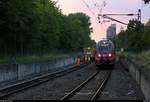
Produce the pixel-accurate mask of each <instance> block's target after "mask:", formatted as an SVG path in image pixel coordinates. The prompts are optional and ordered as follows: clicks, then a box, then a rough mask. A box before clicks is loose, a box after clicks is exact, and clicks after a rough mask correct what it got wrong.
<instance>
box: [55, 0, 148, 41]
mask: <svg viewBox="0 0 150 102" xmlns="http://www.w3.org/2000/svg"><path fill="white" fill-rule="evenodd" d="M53 1H57V0H53ZM84 1H85V2H86V3H87V4H88V7H89V8H90V9H91V11H93V12H94V13H95V15H96V16H97V15H98V14H99V11H98V8H103V6H102V5H103V3H104V1H105V2H106V6H105V7H104V8H103V9H102V12H101V13H102V14H103V13H134V14H136V13H137V12H138V9H141V11H142V22H143V23H145V22H147V21H148V19H150V4H149V5H145V4H144V3H143V1H142V0H84ZM95 3H96V4H97V5H99V6H101V7H97V6H95ZM57 6H59V7H60V9H62V12H63V14H66V15H67V14H69V13H75V12H83V13H86V14H87V15H88V16H90V17H91V23H92V25H91V27H93V30H94V32H93V33H92V34H91V38H92V39H94V40H95V41H99V40H100V39H102V38H105V37H106V29H107V27H108V26H109V25H111V24H116V25H117V32H119V31H120V27H121V26H122V27H124V29H125V28H126V26H124V25H122V24H119V23H117V22H114V21H111V22H107V23H102V24H100V23H98V20H97V19H96V17H95V16H94V15H93V14H92V13H91V12H90V10H89V9H88V8H87V6H86V5H85V4H84V3H83V1H82V0H58V3H57ZM111 17H113V18H115V19H117V20H120V21H122V22H125V23H128V21H129V20H130V19H133V18H137V16H134V17H126V16H122V17H118V16H111ZM101 21H102V20H101Z"/></svg>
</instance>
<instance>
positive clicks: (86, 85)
mask: <svg viewBox="0 0 150 102" xmlns="http://www.w3.org/2000/svg"><path fill="white" fill-rule="evenodd" d="M110 73H111V70H109V71H108V70H107V71H100V70H98V71H96V72H95V73H94V74H92V75H91V76H90V77H89V78H87V80H85V81H84V82H82V83H81V84H80V85H78V86H77V87H75V88H74V89H73V90H72V91H70V92H69V93H67V94H66V95H65V96H63V97H62V98H61V99H60V100H76V99H77V100H78V99H79V100H82V99H83V100H96V98H97V97H98V96H99V95H100V94H101V91H102V90H103V88H104V86H105V84H106V83H107V80H108V78H109V76H110ZM100 74H101V77H102V79H101V80H99V84H98V82H94V85H92V86H93V87H94V86H95V87H97V88H94V89H93V90H91V91H92V92H91V93H89V94H85V95H82V94H81V93H82V91H83V89H84V90H89V87H90V86H89V85H90V83H93V81H97V80H95V79H96V77H100ZM95 83H97V84H95ZM97 85H98V86H97ZM79 93H80V94H79ZM83 96H84V97H83ZM85 96H86V97H85Z"/></svg>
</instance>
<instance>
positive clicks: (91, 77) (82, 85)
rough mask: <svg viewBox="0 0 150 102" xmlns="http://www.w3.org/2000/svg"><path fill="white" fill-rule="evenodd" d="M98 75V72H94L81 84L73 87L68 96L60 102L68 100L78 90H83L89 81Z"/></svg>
mask: <svg viewBox="0 0 150 102" xmlns="http://www.w3.org/2000/svg"><path fill="white" fill-rule="evenodd" d="M98 73H99V70H98V71H96V72H95V73H94V74H92V75H91V76H90V77H89V78H88V79H87V80H85V81H84V82H83V83H81V84H80V85H78V86H77V87H75V88H74V89H73V90H72V91H71V92H70V93H69V94H67V95H65V96H64V97H62V98H61V99H60V100H67V99H68V98H70V97H71V96H73V95H74V94H75V93H76V92H77V91H78V90H80V89H81V88H83V87H84V86H85V85H86V84H87V83H88V82H89V81H90V80H92V79H93V78H94V77H95V76H96V75H97V74H98Z"/></svg>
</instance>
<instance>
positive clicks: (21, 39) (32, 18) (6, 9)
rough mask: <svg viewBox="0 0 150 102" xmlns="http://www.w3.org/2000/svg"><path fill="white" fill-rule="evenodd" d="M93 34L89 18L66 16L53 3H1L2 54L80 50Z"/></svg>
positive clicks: (24, 0)
mask: <svg viewBox="0 0 150 102" xmlns="http://www.w3.org/2000/svg"><path fill="white" fill-rule="evenodd" d="M91 31H92V29H91V28H90V18H89V17H88V16H87V15H85V14H83V13H76V14H70V15H68V16H66V15H64V14H63V13H62V12H61V10H60V9H59V8H58V7H56V4H55V2H53V1H51V0H0V55H17V54H21V55H24V54H35V53H36V54H44V53H50V52H54V51H64V52H65V51H71V50H72V49H73V50H80V49H82V48H83V47H86V46H90V45H92V44H93V43H94V41H92V40H91V39H90V32H91Z"/></svg>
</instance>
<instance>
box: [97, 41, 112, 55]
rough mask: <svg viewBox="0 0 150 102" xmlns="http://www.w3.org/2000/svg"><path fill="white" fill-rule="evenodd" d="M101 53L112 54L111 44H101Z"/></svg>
mask: <svg viewBox="0 0 150 102" xmlns="http://www.w3.org/2000/svg"><path fill="white" fill-rule="evenodd" d="M98 48H99V51H100V52H102V53H108V52H111V51H112V49H113V47H112V45H111V44H109V43H106V44H103V43H102V44H99V47H98Z"/></svg>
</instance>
